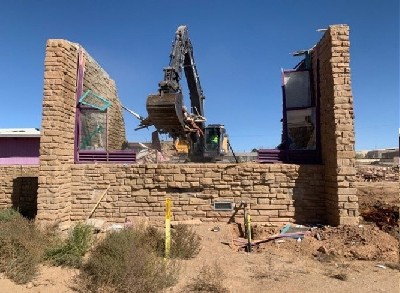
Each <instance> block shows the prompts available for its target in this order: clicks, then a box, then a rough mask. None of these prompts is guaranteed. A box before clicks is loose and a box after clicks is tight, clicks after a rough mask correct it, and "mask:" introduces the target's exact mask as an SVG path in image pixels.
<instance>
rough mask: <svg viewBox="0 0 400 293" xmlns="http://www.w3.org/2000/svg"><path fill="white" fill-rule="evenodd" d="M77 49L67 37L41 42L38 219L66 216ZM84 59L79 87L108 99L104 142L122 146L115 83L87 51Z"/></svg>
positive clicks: (69, 187)
mask: <svg viewBox="0 0 400 293" xmlns="http://www.w3.org/2000/svg"><path fill="white" fill-rule="evenodd" d="M79 48H80V47H79V45H78V44H75V43H71V42H68V41H66V40H48V42H47V44H46V57H45V73H44V96H43V114H42V116H43V117H42V127H41V144H40V167H39V190H38V216H37V219H38V220H46V221H56V220H57V221H60V222H68V221H69V220H70V213H71V182H72V173H71V172H72V171H71V167H72V166H73V165H74V139H75V114H76V106H77V97H76V84H77V63H78V52H79ZM84 58H85V61H86V62H85V63H86V70H85V79H84V83H83V85H84V89H91V90H93V92H94V93H96V94H98V95H101V96H103V97H104V98H107V99H109V100H111V102H112V106H111V107H110V110H109V111H110V113H109V115H108V122H109V123H108V126H109V127H108V128H109V129H108V133H109V138H108V140H107V141H108V144H109V147H110V148H111V149H121V146H122V143H123V142H124V141H125V129H124V124H123V117H122V110H121V109H120V104H119V101H118V98H117V96H116V89H115V83H114V81H112V80H111V79H110V78H109V77H108V75H107V73H105V71H104V70H103V69H101V67H100V66H99V65H98V64H97V63H96V62H95V61H94V60H93V59H92V58H91V57H90V56H89V54H88V53H87V52H86V51H84ZM78 98H79V97H78Z"/></svg>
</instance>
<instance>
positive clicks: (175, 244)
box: [171, 225, 201, 259]
mask: <svg viewBox="0 0 400 293" xmlns="http://www.w3.org/2000/svg"><path fill="white" fill-rule="evenodd" d="M171 238H172V241H171V257H172V258H181V259H190V258H192V257H195V256H196V255H198V254H199V252H200V249H201V238H200V236H198V235H197V233H196V232H195V231H193V230H192V229H191V228H189V227H188V226H187V225H177V226H176V227H175V228H174V229H172V231H171Z"/></svg>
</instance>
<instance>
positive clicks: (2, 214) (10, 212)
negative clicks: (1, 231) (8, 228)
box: [0, 209, 20, 222]
mask: <svg viewBox="0 0 400 293" xmlns="http://www.w3.org/2000/svg"><path fill="white" fill-rule="evenodd" d="M18 216H20V214H19V213H18V212H17V211H16V210H14V209H2V210H0V222H9V221H11V220H13V219H15V218H16V217H18Z"/></svg>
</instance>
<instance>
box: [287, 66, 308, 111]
mask: <svg viewBox="0 0 400 293" xmlns="http://www.w3.org/2000/svg"><path fill="white" fill-rule="evenodd" d="M283 85H284V90H285V97H286V108H294V107H310V106H311V92H310V75H309V72H308V71H286V72H284V73H283Z"/></svg>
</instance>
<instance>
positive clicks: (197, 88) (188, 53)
mask: <svg viewBox="0 0 400 293" xmlns="http://www.w3.org/2000/svg"><path fill="white" fill-rule="evenodd" d="M182 68H183V71H184V73H185V77H186V81H187V86H188V89H189V94H190V104H191V109H190V111H188V109H187V108H186V107H185V106H184V104H183V94H182V87H181V85H180V80H181V78H182ZM204 99H205V96H204V93H203V90H202V88H201V84H200V79H199V75H198V73H197V68H196V64H195V62H194V57H193V46H192V43H191V41H190V39H189V34H188V29H187V26H185V25H182V26H179V27H178V29H177V31H176V33H175V39H174V41H173V43H172V50H171V54H170V62H169V66H168V67H165V68H164V79H163V80H162V81H160V82H159V84H158V93H157V94H152V95H149V96H148V97H147V102H146V109H147V113H148V117H147V118H142V119H141V122H140V125H139V127H138V128H136V129H141V128H144V127H148V126H154V127H155V128H156V130H157V132H158V133H160V134H168V135H169V136H171V137H172V138H173V141H174V146H175V148H176V150H177V152H178V154H180V155H181V156H182V155H183V156H187V158H188V159H189V160H190V161H194V162H196V161H198V162H207V161H215V160H219V159H221V157H223V156H224V155H226V154H227V153H228V147H229V148H230V149H231V150H232V147H231V146H230V143H229V140H228V135H227V133H226V129H225V127H224V125H223V124H211V125H208V126H206V125H205V121H206V118H205V117H204ZM232 153H233V150H232ZM233 155H234V153H233ZM234 158H235V160H236V157H235V155H234ZM236 161H237V160H236Z"/></svg>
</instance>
